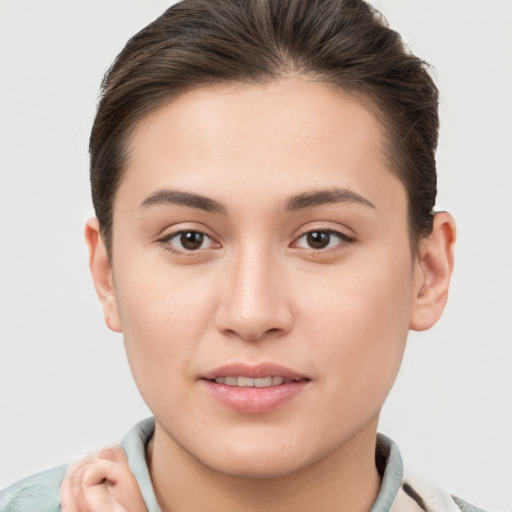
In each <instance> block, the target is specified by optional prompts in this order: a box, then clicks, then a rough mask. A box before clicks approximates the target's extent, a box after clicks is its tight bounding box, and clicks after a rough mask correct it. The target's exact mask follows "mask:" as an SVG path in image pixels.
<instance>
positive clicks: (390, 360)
mask: <svg viewBox="0 0 512 512" xmlns="http://www.w3.org/2000/svg"><path fill="white" fill-rule="evenodd" d="M383 142H384V133H383V128H382V126H381V125H380V124H379V122H378V121H377V119H376V118H375V117H374V116H373V115H372V114H371V113H370V112H369V111H368V110H367V109H366V108H364V107H363V106H362V105H361V104H360V103H358V102H357V101H356V100H355V99H354V98H353V97H352V96H348V95H347V94H344V93H343V92H341V91H339V90H337V89H334V88H333V87H330V86H328V85H325V84H319V83H311V82H308V81H305V80H302V79H299V78H296V79H282V80H279V81H276V82H272V83H269V84H266V85H257V86H255V85H251V86H241V85H232V84H227V85H222V86H216V87H207V88H201V89H199V90H196V91H192V92H188V93H186V94H183V95H181V96H179V97H177V98H176V99H174V100H173V101H172V102H170V103H169V104H168V105H166V106H164V107H161V108H160V109H158V110H157V111H155V112H153V113H152V114H150V115H149V116H148V117H146V118H145V119H144V120H143V121H142V122H141V123H140V124H139V126H138V127H137V129H136V130H135V133H134V135H133V137H132V138H131V140H130V144H129V159H128V164H127V168H126V173H125V175H124V177H123V180H122V182H121V184H120V186H119V189H118V191H117V194H116V197H115V202H114V225H113V226H114V227H113V246H112V251H113V252H112V258H111V260H109V258H108V255H107V252H106V250H105V246H104V244H103V242H102V239H101V236H100V234H99V226H98V222H97V220H96V219H92V220H91V221H89V223H88V225H87V228H86V237H87V240H88V243H89V247H90V254H91V256H90V263H91V270H92V274H93V279H94V281H95V285H96V289H97V292H98V296H99V297H100V300H101V302H102V305H103V309H104V313H105V319H106V323H107V325H108V326H109V327H110V328H111V329H112V330H115V331H119V332H123V333H124V339H125V346H126V351H127V355H128V359H129V362H130V365H131V368H132V372H133V375H134V378H135V380H136V382H137V385H138V387H139V389H140V391H141V393H142V395H143V397H144V399H145V401H146V402H147V404H148V405H149V407H150V409H151V410H152V412H153V413H154V415H155V418H156V422H157V426H156V431H155V435H154V437H153V439H152V442H151V444H150V446H149V448H148V462H149V466H150V471H151V476H152V479H153V484H154V487H155V492H156V494H157V498H158V500H159V503H160V506H161V508H162V510H163V511H167V510H173V511H174V512H180V511H184V510H187V511H195V510H198V511H199V510H202V511H205V510H207V511H217V510H219V511H220V510H228V509H230V508H231V509H232V508H234V509H236V510H247V511H249V510H251V511H252V510H258V512H261V511H262V510H292V509H293V510H295V511H301V510H311V509H315V510H350V511H359V510H361V511H363V510H369V509H370V508H371V505H372V503H373V501H374V500H375V498H376V495H377V493H378V489H379V485H380V479H379V476H378V474H377V471H376V468H375V463H374V453H375V442H376V430H377V423H378V417H379V412H380V409H381V406H382V404H383V402H384V400H385V398H386V396H387V394H388V392H389V390H390V388H391V386H392V384H393V382H394V380H395V377H396V374H397V372H398V369H399V366H400V362H401V360H402V356H403V351H404V348H405V344H406V339H407V333H408V330H409V329H411V328H412V329H417V330H421V329H427V328H429V327H430V326H431V325H433V324H434V323H435V322H436V321H437V319H438V318H439V316H440V315H441V312H442V310H443V308H444V305H445V303H446V298H447V292H448V284H449V279H450V274H451V270H452V267H453V243H454V240H455V228H454V224H453V220H452V218H451V217H450V216H449V215H448V214H447V213H438V214H437V215H436V217H435V221H434V230H433V232H432V235H431V236H430V237H429V238H428V239H425V240H423V241H422V242H421V244H420V249H419V252H418V254H414V255H413V254H411V247H410V243H409V236H408V229H407V196H406V192H405V188H404V186H403V184H402V183H401V182H400V181H399V179H397V177H396V176H395V175H394V174H393V173H392V172H391V170H390V168H389V167H388V165H389V164H388V163H387V161H386V159H385V157H384V156H383V153H382V148H383ZM164 189H165V190H172V191H180V192H185V193H191V194H200V195H201V196H204V197H207V198H209V199H211V200H213V201H215V202H216V203H215V204H217V205H220V206H221V207H222V210H223V212H213V211H205V210H203V209H200V208H197V207H194V206H190V205H188V206H187V205H183V204H180V205H177V204H173V203H170V202H165V201H161V200H159V201H156V200H154V199H153V200H151V199H148V198H151V197H153V198H154V197H155V193H158V192H161V191H162V190H164ZM333 189H339V190H343V191H345V192H344V194H345V196H344V199H343V200H337V201H335V202H328V203H325V204H317V205H309V206H308V207H301V208H296V209H289V208H288V209H287V208H286V206H287V204H288V206H289V202H290V199H291V198H293V197H297V196H302V197H304V194H306V195H307V194H313V193H316V192H318V191H329V190H333ZM347 191H348V194H347ZM347 195H348V198H347ZM355 197H357V198H359V199H358V200H356V199H354V198H355ZM160 199H161V197H160ZM143 203H146V204H145V205H144V204H143ZM148 203H150V204H148ZM302 206H304V205H302ZM187 231H188V232H191V231H201V232H203V233H204V234H205V235H206V236H205V237H204V243H203V245H201V246H200V247H199V248H198V249H195V250H187V249H186V248H184V246H183V245H180V240H181V239H180V235H179V233H182V232H187ZM314 231H316V232H321V233H323V236H324V239H325V237H327V239H328V244H327V246H326V247H325V248H318V246H314V247H312V246H311V243H310V242H311V235H310V237H309V238H308V236H307V233H311V232H314ZM334 232H335V233H339V234H337V235H336V234H334ZM177 233H178V235H176V234H177ZM233 362H243V363H245V364H250V365H255V364H259V363H262V362H272V363H277V364H280V365H283V366H286V367H287V368H290V369H292V370H294V371H295V372H297V373H299V374H301V375H303V376H306V377H307V378H308V381H307V384H306V385H305V386H304V388H303V390H302V391H301V392H300V393H299V394H298V395H296V396H294V397H293V398H292V399H290V400H288V401H287V402H285V403H284V404H282V405H281V406H279V407H277V408H276V409H274V410H272V411H270V412H264V413H259V414H247V413H243V412H239V411H236V410H234V409H233V408H230V407H228V406H226V405H225V404H222V403H220V402H219V401H218V400H216V399H215V398H213V396H212V394H211V393H210V392H209V391H208V389H207V386H205V381H204V380H202V379H201V377H202V376H203V375H204V374H205V372H209V371H211V370H214V369H215V368H217V367H219V366H221V365H225V364H227V363H233ZM198 489H200V490H201V492H200V493H198V492H197V491H198Z"/></svg>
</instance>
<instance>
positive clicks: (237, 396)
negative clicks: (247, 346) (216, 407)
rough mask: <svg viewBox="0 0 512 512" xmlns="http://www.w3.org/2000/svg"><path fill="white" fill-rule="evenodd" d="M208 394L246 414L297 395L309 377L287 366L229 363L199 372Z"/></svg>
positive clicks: (255, 412)
mask: <svg viewBox="0 0 512 512" xmlns="http://www.w3.org/2000/svg"><path fill="white" fill-rule="evenodd" d="M200 380H202V381H203V382H204V383H205V385H206V388H207V389H208V391H209V392H210V394H211V396H213V397H214V398H215V399H216V400H217V401H219V402H220V403H221V404H222V405H223V406H227V407H228V408H230V409H232V410H235V411H237V412H240V413H245V414H257V413H264V412H270V411H272V410H274V409H277V408H279V407H281V406H282V405H283V404H285V403H286V402H288V401H289V400H291V399H292V398H294V397H295V396H297V395H299V394H300V393H301V392H302V391H303V390H304V389H305V388H306V386H307V384H308V383H309V382H310V381H311V379H310V378H309V377H306V376H304V375H301V374H299V373H297V372H295V371H293V370H291V369H289V368H286V367H283V366H280V365H276V364H270V363H264V364H260V365H257V366H250V365H246V364H230V365H226V366H222V367H219V368H217V369H215V370H213V371H211V372H207V373H206V374H204V375H202V376H201V379H200Z"/></svg>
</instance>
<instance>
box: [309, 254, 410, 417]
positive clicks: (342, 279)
mask: <svg viewBox="0 0 512 512" xmlns="http://www.w3.org/2000/svg"><path fill="white" fill-rule="evenodd" d="M391 255H393V252H392V251H391ZM406 256H407V253H406ZM369 260H370V258H369ZM410 266H411V262H410V259H407V258H406V257H404V258H402V260H401V261H400V260H399V259H397V258H396V257H393V256H391V257H387V258H386V257H385V255H383V257H381V258H379V259H378V264H376V261H375V260H374V258H371V261H368V262H363V261H361V260H359V261H358V265H357V267H356V266H354V267H351V266H349V265H347V266H346V268H345V269H339V270H338V271H337V272H334V273H333V275H332V276H330V279H329V280H328V281H327V280H326V281H325V284H326V285H327V286H325V287H323V286H322V287H314V288H313V287H312V288H311V289H310V290H308V293H306V294H305V297H307V302H304V307H305V308H307V311H308V319H307V323H305V324H304V326H303V327H304V329H305V330H306V331H309V332H308V335H307V337H308V339H310V340H311V342H312V345H313V349H314V353H315V354H316V355H317V357H316V359H315V364H316V365H317V366H318V371H319V372H322V373H325V375H327V380H326V381H325V385H326V386H327V387H328V389H329V392H328V393H327V394H329V395H331V396H333V395H334V396H336V400H337V401H338V403H340V404H341V403H342V402H344V401H345V406H346V408H345V410H359V411H360V413H361V414H364V413H365V411H364V408H365V407H368V408H371V409H375V408H376V407H377V406H378V407H380V405H381V404H382V402H383V400H384V399H385V397H386V396H387V394H388V392H389V390H390V389H391V386H392V385H393V382H394V380H395V378H396V374H397V372H398V369H399V367H400V363H401V360H402V356H403V352H404V349H405V343H406V339H407V333H408V327H409V318H410V310H411V290H412V285H413V282H412V274H411V270H410ZM321 289H323V290H322V292H320V290H321ZM315 290H316V291H315Z"/></svg>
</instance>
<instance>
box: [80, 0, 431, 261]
mask: <svg viewBox="0 0 512 512" xmlns="http://www.w3.org/2000/svg"><path fill="white" fill-rule="evenodd" d="M427 69H428V66H427V65H426V63H425V62H424V61H422V60H421V59H419V58H417V57H416V56H414V55H412V54H411V53H410V52H409V51H408V49H407V48H406V47H405V45H404V43H403V42H402V39H401V38H400V35H399V34H398V33H397V32H395V31H393V30H391V29H390V28H389V27H388V26H387V23H386V21H385V19H384V18H383V17H382V16H381V15H380V13H378V12H377V11H376V10H375V9H374V8H372V7H371V6H370V5H368V4H367V3H366V2H364V1H362V0H184V1H182V2H179V3H177V4H175V5H174V6H172V7H171V8H169V9H168V10H167V11H165V13H164V14H162V15H161V16H160V17H159V18H157V19H156V20H155V21H154V22H152V23H151V24H149V25H148V26H147V27H145V28H144V29H142V30H141V31H140V32H139V33H138V34H136V35H135V36H134V37H132V38H131V39H130V40H129V41H128V43H127V44H126V46H125V48H124V49H123V50H122V52H121V53H120V54H119V55H118V57H117V58H116V60H115V61H114V63H113V64H112V66H111V68H110V69H109V71H108V72H107V74H106V75H105V78H104V80H103V83H102V94H101V97H100V102H99V105H98V111H97V115H96V118H95V121H94V125H93V128H92V133H91V138H90V146H89V150H90V176H91V189H92V200H93V204H94V208H95V211H96V215H97V217H98V219H99V222H100V226H101V232H102V236H103V238H104V240H105V244H106V246H107V250H108V251H109V253H110V251H111V246H112V221H113V203H114V197H115V193H116V190H117V188H118V186H119V183H120V181H121V179H122V174H123V169H124V167H125V164H126V160H127V157H128V148H127V145H128V140H129V136H130V134H131V132H132V131H133V129H134V128H135V126H136V125H137V123H138V122H139V121H140V120H141V119H142V118H143V117H145V116H146V115H147V114H149V113H150V112H151V111H153V110H154V109H156V108H158V107H159V106H161V105H163V104H164V103H166V102H168V101H169V100H170V99H171V98H172V97H174V96H176V95H178V94H180V93H183V92H185V91H188V90H191V89H195V88H198V87H201V86H206V85H212V84H219V83H223V82H237V83H248V84H251V83H252V84H256V83H265V82H269V81H272V80H276V79H278V78H280V77H284V76H306V77H310V78H313V79H315V80H318V81H322V82H327V83H330V84H333V85H335V86H337V87H339V88H340V89H342V90H344V91H348V92H351V93H356V96H360V97H361V96H362V97H364V98H365V99H366V100H369V101H370V103H371V104H372V105H373V106H374V108H375V109H376V112H375V113H376V115H377V117H378V118H379V120H380V121H381V123H382V124H383V126H384V129H385V134H386V148H385V153H386V157H387V158H388V161H389V164H390V169H391V170H392V172H394V173H395V174H396V176H397V177H398V178H399V179H400V180H401V181H402V183H403V184H404V186H405V188H406V191H407V195H408V217H409V219H408V220H409V231H410V237H411V243H412V247H413V250H416V248H417V244H418V241H419V240H420V238H421V237H424V236H427V235H428V234H429V233H430V231H431V229H432V219H433V208H434V204H435V198H436V163H435V152H436V147H437V138H438V125H439V119H438V91H437V88H436V86H435V84H434V82H433V80H432V78H431V77H430V75H429V73H428V71H427Z"/></svg>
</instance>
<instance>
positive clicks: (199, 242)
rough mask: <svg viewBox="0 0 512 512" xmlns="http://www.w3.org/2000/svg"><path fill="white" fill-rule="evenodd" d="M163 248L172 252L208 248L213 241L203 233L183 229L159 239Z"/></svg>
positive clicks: (211, 245)
mask: <svg viewBox="0 0 512 512" xmlns="http://www.w3.org/2000/svg"><path fill="white" fill-rule="evenodd" d="M161 242H162V243H164V247H165V249H167V250H169V251H171V252H174V253H184V252H185V253H186V252H194V251H199V250H200V249H210V248H212V247H213V246H214V241H213V240H212V239H211V238H210V237H209V236H208V235H206V234H205V233H202V232H201V231H194V230H186V231H185V230H184V231H178V232H177V233H173V234H171V235H169V236H167V237H165V238H163V239H162V240H161Z"/></svg>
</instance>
